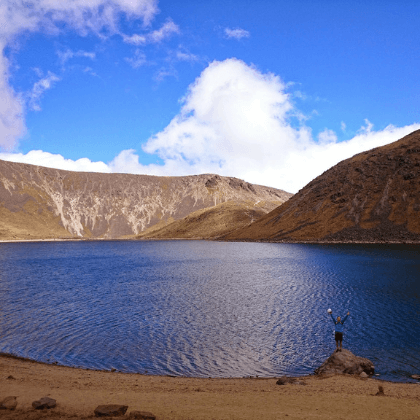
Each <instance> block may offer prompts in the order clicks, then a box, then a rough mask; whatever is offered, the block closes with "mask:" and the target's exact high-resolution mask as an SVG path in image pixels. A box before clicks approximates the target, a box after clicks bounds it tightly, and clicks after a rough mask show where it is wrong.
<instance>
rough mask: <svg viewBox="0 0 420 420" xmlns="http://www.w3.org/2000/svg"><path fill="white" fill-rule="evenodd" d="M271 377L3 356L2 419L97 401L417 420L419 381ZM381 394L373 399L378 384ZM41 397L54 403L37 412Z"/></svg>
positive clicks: (220, 415) (216, 411)
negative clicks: (171, 373) (13, 400)
mask: <svg viewBox="0 0 420 420" xmlns="http://www.w3.org/2000/svg"><path fill="white" fill-rule="evenodd" d="M299 382H302V383H303V384H287V385H276V379H275V378H272V379H260V378H249V379H248V378H246V379H245V378H242V379H210V378H209V379H201V378H173V377H165V376H147V375H139V374H127V373H120V372H104V371H93V370H83V369H74V368H69V367H63V366H54V365H47V364H42V363H37V362H32V361H28V360H22V359H15V358H12V357H7V356H0V401H2V400H3V399H4V398H5V397H8V396H16V397H17V401H18V406H17V408H16V410H15V411H7V410H0V418H1V419H34V420H35V419H50V418H51V419H71V418H73V419H74V418H80V419H83V418H92V417H93V416H94V409H95V408H96V407H97V406H98V405H102V404H123V405H128V410H127V413H126V416H127V415H129V413H130V412H131V411H134V410H139V411H149V412H151V413H153V414H154V415H155V416H156V418H157V419H158V420H165V419H171V420H172V419H173V420H176V419H182V420H186V419H194V420H199V419H288V420H292V419H334V420H336V419H343V420H351V419H355V420H356V419H357V420H359V419H384V420H385V419H392V420H396V419H398V420H402V419H410V420H412V419H420V383H419V384H402V383H391V382H384V381H379V380H376V379H361V378H358V377H352V376H330V377H324V378H319V377H315V376H308V377H304V378H301V379H300V381H299ZM379 385H381V386H383V388H384V393H385V395H384V396H376V395H375V394H376V393H377V392H378V386H379ZM44 396H49V397H51V398H54V399H56V400H57V407H56V408H54V409H51V410H48V411H47V410H43V411H38V410H34V409H33V408H32V402H33V401H35V400H38V399H40V398H42V397H44Z"/></svg>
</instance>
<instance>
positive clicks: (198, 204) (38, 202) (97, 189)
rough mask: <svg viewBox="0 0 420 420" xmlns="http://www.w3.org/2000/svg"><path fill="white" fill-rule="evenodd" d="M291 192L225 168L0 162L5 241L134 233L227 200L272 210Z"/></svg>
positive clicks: (0, 226)
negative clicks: (126, 170)
mask: <svg viewBox="0 0 420 420" xmlns="http://www.w3.org/2000/svg"><path fill="white" fill-rule="evenodd" d="M290 196H291V194H289V193H286V192H284V191H282V190H278V189H274V188H268V187H263V186H259V185H253V184H249V183H247V182H245V181H242V180H239V179H236V178H228V177H220V176H218V175H197V176H185V177H156V176H147V175H128V174H99V173H81V172H69V171H62V170H57V169H50V168H44V167H40V166H34V165H27V164H22V163H13V162H5V161H0V240H2V239H31V238H34V239H39V238H74V237H76V238H119V237H124V236H133V235H139V234H140V233H141V232H143V231H145V230H146V229H148V228H150V227H151V226H153V225H155V224H157V223H160V226H163V225H165V224H167V222H168V221H175V220H179V219H182V218H184V217H185V216H187V215H189V214H190V213H191V212H194V211H197V210H201V209H204V208H209V207H213V206H217V205H218V204H221V203H225V202H234V203H236V204H237V205H239V206H240V205H242V204H241V203H246V204H243V206H244V211H248V210H249V208H254V207H255V209H256V211H257V213H258V212H260V213H259V214H261V212H263V213H267V212H268V211H271V210H272V209H274V208H275V207H277V206H278V205H279V204H281V203H283V202H284V201H286V200H287V199H288V198H289V197H290ZM246 220H247V221H246V224H248V223H249V221H250V220H249V218H246Z"/></svg>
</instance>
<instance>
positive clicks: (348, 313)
mask: <svg viewBox="0 0 420 420" xmlns="http://www.w3.org/2000/svg"><path fill="white" fill-rule="evenodd" d="M349 315H350V312H347V315H346V316H345V317H344V319H343V320H342V321H341V323H342V324H344V321H345V320H346V319H347V318H348V317H349Z"/></svg>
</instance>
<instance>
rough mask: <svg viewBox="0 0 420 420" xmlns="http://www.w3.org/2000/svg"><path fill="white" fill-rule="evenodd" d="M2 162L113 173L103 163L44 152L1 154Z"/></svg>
mask: <svg viewBox="0 0 420 420" xmlns="http://www.w3.org/2000/svg"><path fill="white" fill-rule="evenodd" d="M0 159H1V160H7V161H9V162H21V163H29V164H31V165H38V166H45V167H47V168H55V169H64V170H67V171H78V172H105V173H108V172H111V170H110V168H109V166H108V165H107V164H105V163H103V162H92V161H91V160H90V159H87V158H81V159H78V160H71V159H65V158H64V157H63V156H61V155H58V154H52V153H48V152H44V151H42V150H31V151H30V152H28V153H26V154H23V153H0Z"/></svg>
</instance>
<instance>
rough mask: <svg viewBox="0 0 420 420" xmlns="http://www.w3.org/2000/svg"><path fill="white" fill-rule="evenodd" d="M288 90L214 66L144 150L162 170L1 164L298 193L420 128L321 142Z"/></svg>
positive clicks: (325, 135)
mask: <svg viewBox="0 0 420 420" xmlns="http://www.w3.org/2000/svg"><path fill="white" fill-rule="evenodd" d="M287 89H288V85H287V84H286V83H284V82H283V81H282V80H281V79H280V77H278V76H277V75H274V74H272V73H263V72H260V71H259V70H258V69H257V68H255V67H253V66H249V65H247V64H245V63H244V62H242V61H240V60H237V59H228V60H225V61H222V62H218V61H214V62H213V63H211V64H210V65H209V66H208V67H207V68H206V69H204V70H203V72H202V73H201V75H200V76H199V77H198V78H197V79H196V80H195V82H194V83H192V84H191V86H190V87H189V89H188V91H187V93H186V95H185V97H184V98H183V101H182V104H181V108H180V111H179V113H178V115H176V116H175V117H174V118H173V119H172V121H170V122H169V124H168V125H167V127H166V128H165V129H164V130H162V131H161V132H159V133H157V134H156V135H154V136H152V137H151V138H150V139H149V140H148V141H147V143H145V145H144V146H143V151H144V152H146V153H148V154H151V155H154V156H157V157H159V158H160V159H161V160H162V162H163V164H161V165H159V164H150V165H149V164H148V165H145V164H142V163H141V162H140V160H141V159H140V157H139V154H138V153H137V152H136V151H135V150H132V149H130V150H123V151H122V152H121V153H120V154H119V155H118V156H116V157H115V158H114V159H113V160H112V161H111V162H109V163H108V164H105V163H103V162H91V161H89V160H88V159H79V160H78V161H75V162H74V161H69V160H66V159H64V158H63V157H61V156H59V155H51V154H49V153H45V152H41V151H36V152H30V153H28V154H27V155H16V154H7V155H6V154H3V155H0V159H6V160H12V159H14V160H16V161H24V162H27V163H35V164H39V165H45V166H52V167H60V168H63V169H71V170H84V171H92V172H124V173H139V174H151V175H164V176H170V175H191V174H200V173H218V174H220V175H225V176H235V177H238V178H243V179H245V180H247V181H249V182H253V183H257V184H262V185H268V186H272V187H277V188H282V189H285V190H287V191H290V192H297V191H298V190H299V189H300V188H302V187H303V186H304V185H306V184H307V183H308V182H309V181H311V180H312V179H314V178H315V177H316V176H318V175H320V174H321V173H322V172H324V171H325V170H327V169H329V168H330V167H331V166H333V165H335V164H337V163H338V162H340V161H341V160H343V159H347V158H349V157H351V156H353V155H355V154H357V153H360V152H362V151H365V150H369V149H372V148H374V147H378V146H382V145H385V144H388V143H391V142H393V141H396V140H398V139H400V138H401V137H404V136H405V135H407V134H409V133H410V132H412V131H414V130H417V129H420V124H411V125H408V126H405V127H395V126H392V125H389V126H388V127H386V128H384V129H382V130H375V129H374V126H373V124H372V123H371V122H370V121H369V120H365V122H364V125H363V126H362V127H361V128H360V130H359V131H358V133H357V135H356V136H355V137H353V138H351V139H348V140H346V141H338V139H337V135H336V133H335V132H334V131H332V130H330V129H328V128H326V129H325V130H323V131H322V132H321V133H319V134H318V135H317V136H316V137H314V136H313V134H312V132H311V129H310V128H308V127H307V126H306V125H305V120H302V119H299V118H296V116H298V115H299V114H300V112H299V110H297V109H296V106H295V104H294V103H293V101H292V98H291V95H290V94H289V93H288V90H287ZM23 159H24V160H23ZM82 165H83V169H79V168H80V167H82Z"/></svg>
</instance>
